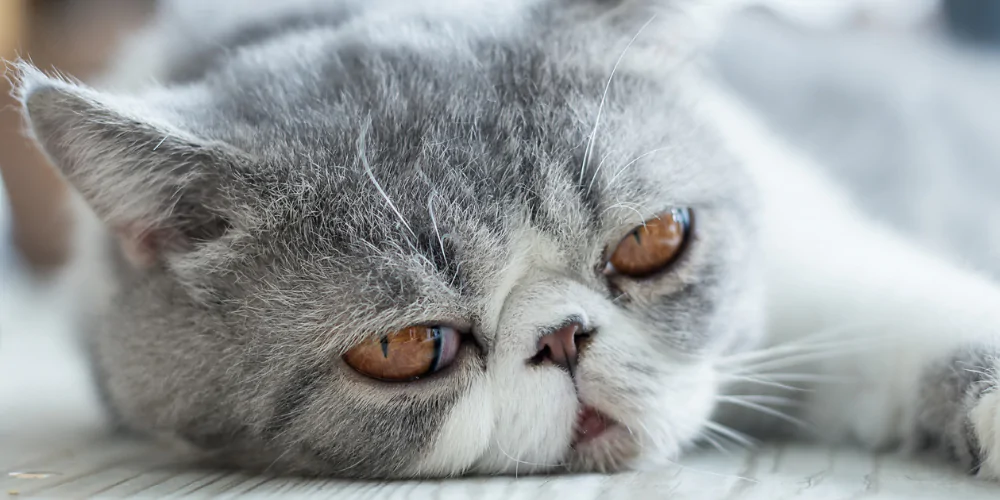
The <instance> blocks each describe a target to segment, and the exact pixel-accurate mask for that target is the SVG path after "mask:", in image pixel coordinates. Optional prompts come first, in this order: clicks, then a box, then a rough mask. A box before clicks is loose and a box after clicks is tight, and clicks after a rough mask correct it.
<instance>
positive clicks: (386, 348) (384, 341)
mask: <svg viewBox="0 0 1000 500" xmlns="http://www.w3.org/2000/svg"><path fill="white" fill-rule="evenodd" d="M379 343H381V344H382V357H383V358H386V359H388V358H389V337H382V340H380V341H379Z"/></svg>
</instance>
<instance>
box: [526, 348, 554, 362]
mask: <svg viewBox="0 0 1000 500" xmlns="http://www.w3.org/2000/svg"><path fill="white" fill-rule="evenodd" d="M551 360H552V349H549V346H547V345H546V346H544V347H542V348H541V349H540V350H539V351H538V353H537V354H535V355H534V356H532V357H531V358H529V359H528V363H531V364H533V365H540V364H542V363H543V362H545V361H551Z"/></svg>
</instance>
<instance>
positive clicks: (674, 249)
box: [605, 208, 691, 278]
mask: <svg viewBox="0 0 1000 500" xmlns="http://www.w3.org/2000/svg"><path fill="white" fill-rule="evenodd" d="M690 221H691V213H690V211H689V210H688V209H686V208H677V209H674V210H671V211H670V213H666V214H662V215H659V216H657V217H655V218H652V219H650V220H647V221H646V222H645V223H643V225H641V226H639V227H637V228H635V229H633V230H632V232H631V233H629V234H628V236H626V237H625V238H623V239H622V240H621V242H619V243H618V247H617V248H615V251H614V253H613V254H611V258H610V259H608V266H607V268H606V269H605V273H607V274H623V275H625V276H630V277H633V278H642V277H645V276H649V275H650V274H653V273H655V272H657V271H660V270H661V269H663V268H665V267H667V266H668V265H670V264H671V263H672V262H673V261H674V260H676V259H677V256H679V255H680V253H681V250H682V249H683V248H684V242H685V241H686V240H687V237H688V230H689V228H690Z"/></svg>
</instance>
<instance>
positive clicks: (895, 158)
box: [0, 0, 1000, 285]
mask: <svg viewBox="0 0 1000 500" xmlns="http://www.w3.org/2000/svg"><path fill="white" fill-rule="evenodd" d="M248 1H251V0H248ZM275 1H277V0H275ZM741 1H744V2H745V3H748V4H749V7H748V8H747V9H746V11H745V12H744V13H742V14H741V15H739V16H737V17H736V18H735V19H734V20H733V21H732V22H731V23H729V25H728V27H727V29H726V30H725V36H724V38H723V40H722V41H721V43H720V44H719V46H718V47H717V49H716V51H715V53H714V59H715V61H714V62H715V65H716V67H717V71H718V73H719V75H720V76H721V77H722V78H724V79H725V80H726V81H727V82H728V83H729V84H730V85H731V86H732V87H733V88H734V89H735V90H736V91H737V92H738V93H739V94H740V95H741V96H742V97H743V98H744V99H745V100H746V101H747V102H748V103H749V104H750V105H751V106H752V107H754V108H756V109H757V110H759V111H760V112H761V114H762V115H763V116H764V117H765V119H766V120H767V122H768V123H769V124H770V125H771V126H772V127H773V128H775V129H777V130H778V131H779V132H781V133H782V134H783V135H784V136H785V137H786V138H787V139H788V141H789V142H790V143H792V144H794V145H795V146H797V147H799V148H801V149H803V150H804V151H806V152H807V153H808V154H810V155H812V156H813V157H814V158H816V159H817V160H819V162H820V163H822V164H824V165H827V166H830V167H831V171H832V172H834V174H835V175H836V176H838V178H839V179H841V180H843V181H845V183H846V184H849V185H851V186H852V189H853V193H854V194H855V196H856V197H857V198H858V199H859V201H860V202H861V203H862V204H863V205H864V206H865V207H866V208H868V209H869V210H870V212H871V213H873V214H875V215H876V216H877V217H881V218H883V219H885V220H886V221H887V222H889V223H891V224H894V225H896V226H899V227H902V228H903V229H905V230H910V232H911V233H913V234H914V235H916V236H917V237H918V238H921V239H922V240H923V241H924V243H926V244H927V245H928V246H930V247H933V248H935V249H938V250H941V251H944V252H947V253H949V254H951V255H953V256H957V257H959V258H961V259H963V260H966V261H971V262H973V263H974V264H975V263H979V264H980V265H982V263H983V262H984V260H983V259H990V258H991V256H992V255H996V254H997V249H1000V208H997V207H1000V203H996V202H993V201H992V198H993V197H994V195H995V194H997V195H1000V167H998V163H997V161H998V160H1000V140H997V139H1000V135H998V131H1000V56H997V55H996V53H998V52H1000V0H741ZM154 6H155V1H154V0H0V57H2V58H5V59H10V58H13V57H17V56H21V57H27V58H31V59H32V60H33V61H34V62H35V64H37V65H38V66H39V67H42V68H46V69H51V68H58V69H59V70H61V71H62V72H64V73H66V74H70V75H73V76H75V77H78V78H81V79H83V80H87V79H89V78H91V77H92V76H94V75H95V73H97V72H99V71H100V70H101V68H102V67H103V66H104V65H105V63H106V62H107V61H108V59H109V58H110V57H113V56H112V54H113V48H114V47H115V45H116V44H118V43H120V42H121V41H122V39H123V37H124V36H126V35H127V34H128V33H130V32H131V31H133V30H135V29H136V28H137V27H139V26H140V25H141V24H142V22H143V20H144V19H146V18H147V16H149V15H150V14H151V12H152V11H153V8H154ZM8 93H9V86H8V84H7V83H6V82H4V81H3V80H0V174H2V182H3V185H4V186H5V187H0V260H2V261H4V262H7V266H8V268H9V267H10V266H13V267H14V268H17V269H19V270H28V271H30V272H31V274H34V275H36V276H43V275H45V274H46V273H48V272H49V271H52V270H53V269H56V268H58V266H59V265H60V264H61V263H62V262H64V261H65V259H66V257H67V254H68V251H69V246H68V245H69V234H70V233H69V231H70V229H71V228H70V224H69V220H68V217H67V213H66V212H65V209H64V200H65V196H66V188H65V186H63V185H62V183H61V182H60V180H59V178H58V176H57V175H56V174H55V173H54V172H53V170H52V169H50V168H49V167H48V166H47V165H46V164H45V161H44V159H43V158H42V157H41V156H40V155H39V154H38V152H37V151H36V150H35V149H34V148H33V147H32V146H31V144H29V143H28V142H27V141H26V140H25V139H24V138H23V136H22V135H21V133H20V119H19V116H18V114H17V111H16V110H15V109H14V108H13V102H12V100H11V99H10V98H9V97H8ZM969 179H972V182H969ZM956 194H958V195H959V196H956ZM970 238H971V240H970ZM982 266H983V267H985V265H982ZM19 272H20V271H19ZM0 285H2V283H0Z"/></svg>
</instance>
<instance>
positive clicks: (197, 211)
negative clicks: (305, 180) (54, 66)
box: [16, 63, 241, 267]
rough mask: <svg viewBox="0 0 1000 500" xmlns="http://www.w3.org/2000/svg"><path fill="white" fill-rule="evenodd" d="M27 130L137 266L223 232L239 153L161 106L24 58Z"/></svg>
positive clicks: (21, 81)
mask: <svg viewBox="0 0 1000 500" xmlns="http://www.w3.org/2000/svg"><path fill="white" fill-rule="evenodd" d="M16 69H17V72H18V75H19V78H18V81H17V89H18V90H17V96H18V97H19V99H20V102H21V104H22V106H23V110H24V114H25V119H26V124H27V129H28V132H29V133H30V134H31V135H32V136H33V137H34V139H35V140H36V141H37V142H38V144H39V145H40V146H41V148H42V149H43V150H44V152H45V153H46V154H47V155H48V157H49V158H50V160H51V161H52V163H53V164H54V165H55V166H56V168H58V169H59V171H60V172H62V174H63V176H64V177H65V178H66V179H67V180H68V181H69V183H70V184H71V185H72V186H73V188H75V190H76V191H77V192H78V193H79V194H80V195H81V197H82V198H83V199H84V200H85V201H86V202H87V204H89V205H90V207H91V208H92V209H93V210H94V212H95V213H96V214H97V215H98V216H99V217H100V218H101V219H102V220H103V221H104V223H105V224H106V225H107V226H108V227H109V228H110V229H111V230H112V231H114V232H115V233H116V234H117V235H118V236H119V239H120V241H121V242H122V246H123V249H124V250H125V254H126V255H127V256H128V257H129V258H130V260H132V262H133V263H134V264H136V265H137V266H140V267H143V266H149V265H151V264H153V263H154V262H156V261H157V260H158V259H161V258H163V257H164V256H167V255H169V254H171V253H178V252H185V251H188V250H190V249H191V248H193V247H194V245H196V244H198V243H200V242H205V241H211V240H214V239H217V238H219V237H221V236H222V235H223V234H224V233H225V232H226V231H227V230H228V229H229V228H230V220H229V219H228V218H227V215H226V211H225V209H224V207H222V206H220V200H219V198H220V197H219V194H220V190H222V189H223V188H224V187H225V186H226V183H227V179H229V178H231V177H232V170H233V168H234V167H235V166H236V165H237V164H238V163H239V162H240V161H241V157H240V153H239V152H237V151H234V150H233V149H232V148H230V147H227V146H226V145H224V144H220V143H217V142H213V141H208V140H205V139H202V138H199V137H197V136H195V135H193V134H192V133H190V132H189V131H187V130H185V128H184V127H183V126H181V125H179V124H178V123H179V122H180V121H181V120H179V119H178V117H177V116H176V114H173V113H171V112H169V111H168V110H165V109H158V108H162V107H158V106H156V105H155V104H151V103H150V102H143V101H140V100H137V99H130V98H120V97H115V96H110V95H107V94H103V93H100V92H97V91H95V90H93V89H90V88H87V87H85V86H83V85H79V84H76V83H72V82H69V81H65V80H62V79H56V78H51V77H48V76H46V75H44V74H43V73H42V72H40V71H38V70H37V69H35V68H34V67H32V66H30V65H28V64H26V63H21V64H19V65H18V66H17V68H16Z"/></svg>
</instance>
